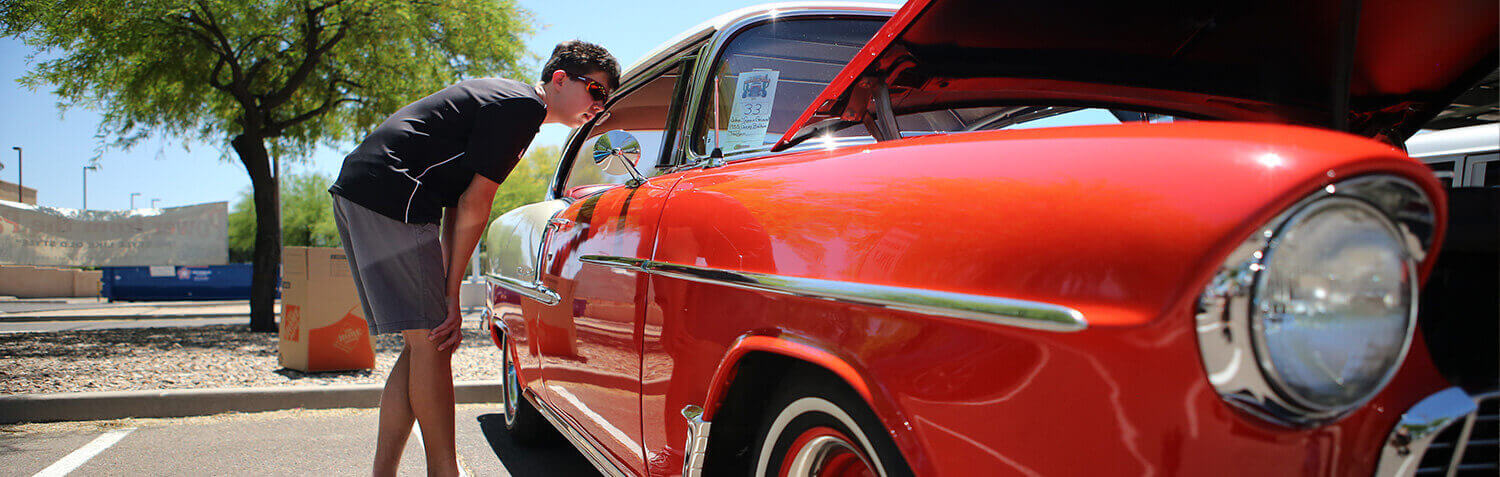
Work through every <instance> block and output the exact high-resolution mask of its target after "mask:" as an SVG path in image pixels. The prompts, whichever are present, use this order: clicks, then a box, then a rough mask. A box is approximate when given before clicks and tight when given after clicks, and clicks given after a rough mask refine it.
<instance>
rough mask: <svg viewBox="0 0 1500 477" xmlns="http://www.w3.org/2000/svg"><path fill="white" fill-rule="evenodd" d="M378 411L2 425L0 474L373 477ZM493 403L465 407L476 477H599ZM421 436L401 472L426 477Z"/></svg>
mask: <svg viewBox="0 0 1500 477" xmlns="http://www.w3.org/2000/svg"><path fill="white" fill-rule="evenodd" d="M377 417H378V411H377V410H375V409H334V410H319V411H308V410H291V411H277V412H266V413H254V414H221V415H216V416H205V417H189V418H176V419H123V420H114V421H87V422H63V423H48V424H24V425H7V426H0V476H61V475H80V476H89V475H101V476H114V475H257V476H281V475H286V476H301V475H350V476H357V475H369V472H370V461H371V459H372V458H373V456H374V439H375V423H376V419H377ZM503 419H504V416H503V415H501V414H500V413H499V409H498V407H497V405H495V404H465V405H460V406H459V407H458V413H457V421H458V452H459V461H460V463H461V464H462V466H463V467H464V469H465V470H466V472H467V474H468V475H472V476H520V477H525V476H563V477H566V476H594V475H598V473H597V472H596V471H595V470H594V468H593V467H592V466H590V465H589V463H588V461H587V460H585V459H584V458H583V456H582V455H580V454H578V452H577V451H576V450H574V449H573V448H572V446H570V445H568V444H567V443H566V442H565V441H563V440H562V439H561V438H560V437H559V438H558V440H557V441H556V443H555V444H553V445H551V446H548V447H542V448H522V447H516V446H515V445H513V444H512V443H511V441H510V439H509V436H507V435H506V433H505V428H504V424H503ZM416 437H417V436H416V435H415V434H414V435H413V436H412V439H410V440H409V441H408V442H407V447H406V453H405V457H404V458H403V459H402V463H401V472H400V475H403V476H406V475H411V476H418V475H426V470H425V466H424V465H423V457H422V448H421V444H419V443H418V439H417V438H416Z"/></svg>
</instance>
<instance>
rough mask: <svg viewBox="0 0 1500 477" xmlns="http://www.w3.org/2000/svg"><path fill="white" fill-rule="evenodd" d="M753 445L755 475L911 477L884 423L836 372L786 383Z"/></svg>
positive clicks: (773, 402)
mask: <svg viewBox="0 0 1500 477" xmlns="http://www.w3.org/2000/svg"><path fill="white" fill-rule="evenodd" d="M768 404H769V406H768V407H767V408H766V413H765V416H764V417H763V420H762V424H761V430H760V433H759V438H758V439H756V440H755V444H754V447H753V448H752V449H751V453H750V455H751V456H754V458H755V459H756V461H755V467H754V468H753V473H752V474H751V475H752V476H756V477H764V476H794V477H802V476H819V477H824V476H851V477H853V476H869V477H893V476H903V477H904V476H910V475H912V472H911V470H909V468H908V467H907V465H906V461H905V459H903V458H902V457H901V451H900V450H899V449H897V447H896V443H895V442H894V441H892V440H891V438H890V436H889V435H888V433H887V432H886V430H885V427H884V426H883V425H882V424H881V423H880V421H879V420H878V419H876V417H875V414H874V413H873V412H871V411H870V409H869V408H868V407H867V406H866V405H865V403H864V400H863V399H860V398H859V396H858V395H856V394H855V393H854V391H852V390H850V389H849V388H848V386H845V385H844V384H843V382H842V381H837V378H834V377H832V376H826V377H825V376H808V377H804V378H803V379H792V380H788V381H785V382H783V383H782V385H781V386H779V387H778V389H777V390H776V391H775V392H774V394H773V395H772V397H771V400H770V401H769V402H768Z"/></svg>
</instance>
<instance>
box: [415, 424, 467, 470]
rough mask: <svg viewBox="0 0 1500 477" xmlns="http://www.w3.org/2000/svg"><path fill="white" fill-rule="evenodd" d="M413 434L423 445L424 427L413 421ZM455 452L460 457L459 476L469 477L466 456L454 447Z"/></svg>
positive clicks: (418, 443) (456, 456)
mask: <svg viewBox="0 0 1500 477" xmlns="http://www.w3.org/2000/svg"><path fill="white" fill-rule="evenodd" d="M411 435H412V437H415V438H417V445H418V446H420V445H422V428H421V427H420V426H418V425H417V424H416V423H412V426H411ZM453 454H454V455H453V457H455V458H457V459H458V477H469V471H468V470H465V469H467V468H468V466H467V465H464V456H462V455H459V454H458V449H454V450H453Z"/></svg>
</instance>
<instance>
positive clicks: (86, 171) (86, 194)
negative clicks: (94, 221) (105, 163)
mask: <svg viewBox="0 0 1500 477" xmlns="http://www.w3.org/2000/svg"><path fill="white" fill-rule="evenodd" d="M97 170H99V166H83V210H89V171H97Z"/></svg>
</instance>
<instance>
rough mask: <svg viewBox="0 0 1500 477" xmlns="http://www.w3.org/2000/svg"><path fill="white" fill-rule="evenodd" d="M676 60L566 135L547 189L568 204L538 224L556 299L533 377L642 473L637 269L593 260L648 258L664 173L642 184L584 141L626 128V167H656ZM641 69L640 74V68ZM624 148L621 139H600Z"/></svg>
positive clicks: (664, 191)
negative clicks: (557, 171)
mask: <svg viewBox="0 0 1500 477" xmlns="http://www.w3.org/2000/svg"><path fill="white" fill-rule="evenodd" d="M688 61H690V60H679V61H676V62H675V63H673V64H672V65H669V66H667V67H666V68H665V69H664V71H661V72H659V73H657V74H655V75H653V76H648V77H647V78H645V79H643V80H640V81H631V82H629V83H633V84H629V83H628V84H626V85H625V86H624V87H623V88H622V92H621V93H620V95H619V96H618V97H617V99H615V100H613V101H612V102H611V104H610V106H609V107H608V108H607V109H606V112H605V114H602V115H601V116H600V119H598V120H596V121H595V124H592V125H586V126H585V128H584V129H581V130H580V131H579V132H578V133H577V134H576V135H575V138H574V141H575V142H576V143H577V148H576V149H575V150H574V152H573V153H572V154H573V157H572V160H571V162H570V163H568V162H566V161H565V164H564V167H567V168H568V170H567V172H566V175H565V176H562V179H561V183H560V184H558V189H557V193H558V194H559V195H560V196H562V197H564V198H565V199H564V200H571V203H570V204H569V205H568V206H567V207H566V208H565V209H563V210H562V211H560V212H559V213H558V214H557V215H556V216H554V217H553V218H552V219H551V220H550V222H549V225H548V230H549V233H548V234H546V237H547V238H546V243H545V244H543V257H544V260H543V270H541V274H540V278H541V281H542V284H543V285H545V286H546V287H548V288H549V289H551V290H553V291H555V292H556V293H557V295H558V298H559V301H558V303H557V304H556V305H552V306H547V307H543V308H542V309H541V310H540V314H539V316H538V320H537V333H538V334H539V335H540V336H539V337H538V338H539V339H538V343H539V344H540V345H541V347H542V349H541V350H540V351H541V352H540V355H541V368H542V380H543V383H544V385H545V387H546V393H547V394H548V395H549V397H548V401H550V402H551V403H552V404H553V405H554V406H555V407H556V408H557V409H558V410H559V411H560V412H561V413H562V414H564V416H563V418H564V419H567V420H569V421H570V422H569V424H571V425H573V426H574V427H576V428H578V429H579V430H582V431H584V433H585V434H586V435H587V436H588V438H590V439H592V440H593V442H591V444H593V445H595V447H597V448H598V449H599V450H601V451H603V452H604V453H606V454H608V456H609V457H610V458H611V459H612V460H614V461H615V463H616V464H617V465H618V466H619V467H620V468H622V469H632V470H634V471H635V472H636V473H637V474H644V473H645V455H644V449H643V446H642V443H641V419H640V377H641V326H640V325H641V323H642V322H643V320H642V319H641V315H642V312H641V310H640V309H639V307H638V306H637V305H638V304H640V303H643V302H644V294H645V292H646V287H647V283H648V282H647V279H646V275H645V274H640V273H637V272H635V271H631V270H626V269H620V268H615V267H609V266H604V265H601V262H600V261H601V260H603V261H613V260H632V259H638V260H646V259H650V257H651V251H652V247H653V244H654V243H655V234H656V221H657V219H658V217H660V215H661V214H660V211H661V209H662V207H663V204H664V202H665V200H666V198H667V196H668V193H669V192H670V191H671V188H672V186H673V185H674V182H675V179H674V176H660V177H653V178H650V179H648V180H647V181H645V182H644V183H635V182H633V181H630V179H631V176H629V175H615V174H609V173H607V172H605V171H604V169H603V168H602V167H600V165H597V164H595V163H594V161H593V154H594V149H595V148H594V146H595V145H596V144H597V143H598V142H599V141H600V139H601V138H602V137H604V136H603V135H604V133H605V132H607V131H612V130H623V131H626V132H628V133H630V134H631V136H632V137H633V138H634V140H635V141H636V142H637V145H638V146H639V148H640V150H641V151H642V153H641V156H640V159H639V163H638V164H637V165H636V170H637V171H639V172H640V173H641V175H642V176H645V177H650V176H653V175H657V174H658V173H660V172H661V171H663V170H665V167H664V166H665V164H663V162H662V161H660V158H661V157H662V151H663V150H666V149H669V148H670V144H669V143H670V137H671V136H672V134H673V132H674V128H670V127H668V126H669V124H671V123H672V121H671V119H670V118H671V117H672V116H673V114H672V113H673V108H672V105H673V104H674V103H675V98H677V97H679V96H680V95H681V93H682V92H681V89H682V88H681V87H680V82H679V81H678V77H679V76H680V75H679V72H680V71H683V68H684V66H683V65H684V64H686V62H688ZM643 76H646V75H643ZM610 146H612V147H614V148H622V149H629V148H630V147H629V146H630V145H629V144H610Z"/></svg>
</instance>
